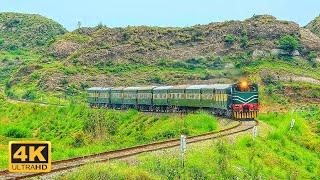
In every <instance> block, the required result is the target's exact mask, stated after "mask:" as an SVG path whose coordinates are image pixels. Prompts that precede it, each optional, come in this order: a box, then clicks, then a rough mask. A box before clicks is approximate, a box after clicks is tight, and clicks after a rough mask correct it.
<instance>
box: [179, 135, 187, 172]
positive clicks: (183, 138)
mask: <svg viewBox="0 0 320 180" xmlns="http://www.w3.org/2000/svg"><path fill="white" fill-rule="evenodd" d="M186 150H187V136H186V135H181V137H180V153H181V166H182V167H183V168H184V154H185V152H186Z"/></svg>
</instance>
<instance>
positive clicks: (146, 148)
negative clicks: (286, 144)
mask: <svg viewBox="0 0 320 180" xmlns="http://www.w3.org/2000/svg"><path fill="white" fill-rule="evenodd" d="M256 125H258V121H256V120H253V121H239V123H238V124H237V125H235V126H233V127H230V128H227V129H223V130H220V131H216V132H210V133H205V134H201V135H197V136H190V137H188V138H187V143H195V142H199V141H204V140H208V139H218V138H221V137H225V136H230V135H233V134H237V133H241V132H245V131H248V130H250V129H252V128H253V127H254V126H256ZM179 145H180V139H172V140H167V141H162V142H156V143H151V144H144V145H139V146H134V147H130V148H124V149H120V150H115V151H108V152H104V153H99V154H93V155H89V156H84V157H78V158H72V159H67V160H61V161H54V162H53V163H52V171H51V172H49V173H54V172H59V171H64V170H68V169H72V168H75V167H79V166H82V165H85V164H88V163H96V162H105V161H109V160H113V159H121V158H125V157H129V156H133V155H136V154H140V153H144V152H150V151H155V150H161V149H166V148H171V147H176V146H179ZM49 173H22V174H20V173H10V172H8V171H7V170H5V171H0V179H24V178H30V177H36V176H41V175H44V174H49Z"/></svg>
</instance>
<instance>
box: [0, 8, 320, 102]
mask: <svg viewBox="0 0 320 180" xmlns="http://www.w3.org/2000/svg"><path fill="white" fill-rule="evenodd" d="M1 40H2V41H1ZM0 44H1V45H0V46H1V49H0V88H2V89H5V91H6V92H5V93H6V94H7V96H11V97H15V98H27V99H41V100H44V99H48V101H52V99H55V100H57V97H62V96H63V97H65V95H67V96H78V95H81V94H82V92H83V91H84V89H85V88H87V87H90V86H130V85H146V84H148V85H151V84H154V85H169V84H173V85H174V84H200V83H233V82H235V81H236V80H237V79H239V78H242V77H246V78H248V79H251V80H252V81H255V82H258V83H260V84H262V85H266V87H267V88H269V89H267V90H266V91H268V92H279V94H282V95H283V94H285V92H286V93H287V95H286V96H285V97H286V98H287V97H288V96H293V97H295V96H296V94H297V93H300V94H302V95H301V96H303V97H304V98H319V99H320V94H319V92H320V91H319V89H320V83H319V82H320V67H319V62H318V61H319V59H318V60H317V57H318V56H319V54H320V37H318V36H317V35H316V34H315V33H314V30H312V29H310V28H308V27H307V28H303V27H299V25H298V24H296V23H294V22H291V21H279V20H277V19H276V18H275V17H273V16H269V15H260V16H254V17H251V18H249V19H246V20H244V21H227V22H219V23H211V24H207V25H195V26H192V27H186V28H177V27H176V28H174V27H168V28H164V27H147V26H138V27H133V26H129V27H126V28H108V27H106V26H103V25H98V26H97V27H83V28H80V29H77V30H75V31H72V32H67V31H66V30H65V29H64V28H63V27H62V26H61V25H59V24H57V23H55V22H53V21H52V20H49V19H47V18H44V17H42V16H39V15H25V14H15V13H2V14H1V13H0ZM33 49H37V51H33ZM39 49H41V50H42V51H38V50H39ZM285 83H288V84H285ZM295 83H303V84H306V85H303V86H300V85H297V84H295ZM310 84H311V85H310ZM1 86H2V87H1ZM284 90H285V92H284ZM48 95H49V96H48ZM81 99H83V98H81ZM276 99H278V98H276ZM280 100H281V102H282V101H284V100H283V99H280ZM284 102H285V101H284Z"/></svg>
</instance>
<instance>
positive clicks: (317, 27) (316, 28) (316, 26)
mask: <svg viewBox="0 0 320 180" xmlns="http://www.w3.org/2000/svg"><path fill="white" fill-rule="evenodd" d="M306 28H307V29H309V30H310V31H311V32H313V33H314V34H316V35H318V36H319V37H320V16H318V17H316V18H315V19H314V20H313V21H311V22H310V23H309V24H308V25H307V26H306Z"/></svg>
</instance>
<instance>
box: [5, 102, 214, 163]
mask: <svg viewBox="0 0 320 180" xmlns="http://www.w3.org/2000/svg"><path fill="white" fill-rule="evenodd" d="M0 124H1V126H0V153H1V156H0V168H4V167H6V165H7V160H6V159H7V153H8V152H7V145H8V142H9V141H12V140H22V139H23V140H50V141H51V142H52V144H53V160H59V159H66V158H70V157H78V156H83V155H86V154H92V153H97V152H104V151H108V150H114V149H119V148H124V147H130V146H134V145H138V144H144V143H149V142H155V141H161V140H165V139H171V138H177V137H179V136H180V134H186V135H197V134H201V133H205V132H209V131H214V130H216V129H217V128H218V124H217V121H216V119H215V118H214V117H212V116H210V115H209V114H207V113H204V112H199V113H197V114H190V115H187V116H180V115H158V116H155V115H146V114H142V113H138V112H137V111H135V110H129V111H115V110H97V109H90V108H88V107H87V106H85V105H70V106H67V107H55V106H40V105H30V104H11V103H6V102H3V101H0Z"/></svg>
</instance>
